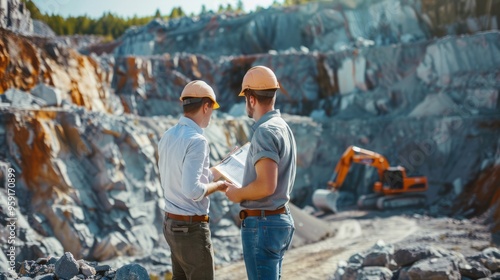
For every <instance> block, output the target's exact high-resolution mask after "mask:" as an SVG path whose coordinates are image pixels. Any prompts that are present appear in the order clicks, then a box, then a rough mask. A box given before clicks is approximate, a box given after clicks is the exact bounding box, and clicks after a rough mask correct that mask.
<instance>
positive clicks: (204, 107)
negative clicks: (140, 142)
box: [203, 102, 210, 114]
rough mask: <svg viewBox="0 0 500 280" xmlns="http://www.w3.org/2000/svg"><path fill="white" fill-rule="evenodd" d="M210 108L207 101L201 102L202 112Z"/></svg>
mask: <svg viewBox="0 0 500 280" xmlns="http://www.w3.org/2000/svg"><path fill="white" fill-rule="evenodd" d="M209 108H210V104H209V103H208V102H205V103H203V113H205V114H206V113H207V112H208V109H209Z"/></svg>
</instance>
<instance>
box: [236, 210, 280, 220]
mask: <svg viewBox="0 0 500 280" xmlns="http://www.w3.org/2000/svg"><path fill="white" fill-rule="evenodd" d="M278 214H286V208H285V207H281V208H278V209H276V210H253V209H243V210H241V211H240V219H242V220H244V219H245V218H246V217H256V216H261V217H265V216H271V215H278Z"/></svg>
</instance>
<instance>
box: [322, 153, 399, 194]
mask: <svg viewBox="0 0 500 280" xmlns="http://www.w3.org/2000/svg"><path fill="white" fill-rule="evenodd" d="M353 163H358V164H365V165H370V166H373V167H375V168H376V169H377V173H378V175H379V178H383V176H384V171H385V170H387V169H388V168H389V163H388V161H387V159H386V158H385V157H384V156H382V155H380V154H378V153H375V152H372V151H369V150H366V149H363V148H360V147H356V146H349V147H348V148H347V149H346V150H345V152H344V154H342V157H341V158H340V160H339V162H338V163H337V165H336V166H335V170H334V171H333V175H332V177H331V179H330V181H328V186H329V187H330V188H333V189H335V190H338V189H339V188H340V187H341V186H342V184H343V183H344V180H345V178H346V176H347V173H348V172H349V169H350V168H351V165H352V164H353Z"/></svg>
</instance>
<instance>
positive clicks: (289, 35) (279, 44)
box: [115, 0, 430, 57]
mask: <svg viewBox="0 0 500 280" xmlns="http://www.w3.org/2000/svg"><path fill="white" fill-rule="evenodd" d="M368 3H370V4H368ZM416 9H417V10H416ZM419 13H420V11H418V6H417V5H411V4H408V3H403V2H401V1H394V0H384V1H377V2H374V3H371V2H366V3H364V5H358V7H355V8H350V7H345V8H344V9H339V6H338V5H337V4H336V3H333V2H331V3H328V2H322V3H309V4H307V5H300V6H294V7H279V8H269V9H265V10H262V11H260V12H258V13H250V14H245V15H230V14H225V15H214V14H203V15H201V16H200V17H198V18H187V17H184V18H180V19H174V20H169V21H168V22H163V21H161V20H154V21H152V22H150V23H149V24H148V25H147V26H144V27H141V28H134V29H129V30H128V31H127V32H126V34H124V35H123V36H122V38H120V41H121V44H120V46H119V47H118V48H117V49H116V50H115V54H116V55H118V56H127V55H138V56H148V55H155V54H163V53H176V52H187V53H193V54H197V53H203V54H205V55H207V56H209V57H219V56H228V55H242V54H243V55H250V54H258V53H267V52H269V51H286V50H290V49H292V50H293V49H295V50H307V51H320V52H327V51H331V50H335V51H341V50H344V49H346V48H350V47H351V46H352V45H354V44H358V45H363V44H367V45H377V46H380V45H388V44H393V43H400V42H403V41H404V42H409V41H418V40H422V39H427V38H430V34H429V32H428V31H426V29H425V27H424V26H422V24H421V23H420V21H419V19H418V18H417V15H418V14H419ZM297 15H299V16H297ZM405 35H406V36H405ZM410 38H411V39H410ZM212 46H217V47H216V48H214V47H212Z"/></svg>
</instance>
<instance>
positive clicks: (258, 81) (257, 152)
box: [226, 66, 297, 280]
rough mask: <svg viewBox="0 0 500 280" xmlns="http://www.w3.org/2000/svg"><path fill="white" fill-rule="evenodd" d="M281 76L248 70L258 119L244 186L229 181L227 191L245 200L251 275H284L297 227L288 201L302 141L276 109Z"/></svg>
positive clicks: (249, 106)
mask: <svg viewBox="0 0 500 280" xmlns="http://www.w3.org/2000/svg"><path fill="white" fill-rule="evenodd" d="M278 88H279V84H278V80H277V79H276V76H275V74H274V73H273V71H272V70H271V69H269V68H267V67H264V66H256V67H253V68H251V69H250V70H248V72H247V73H246V74H245V77H243V83H242V90H241V93H240V94H239V96H245V100H246V111H247V114H248V116H249V117H250V118H253V119H254V120H255V124H254V125H253V129H254V133H253V136H252V140H251V141H250V143H251V145H250V149H249V152H248V156H247V159H246V165H245V170H244V173H243V183H242V187H241V188H237V187H236V186H234V185H232V184H229V187H228V189H227V191H226V195H227V197H228V198H229V199H230V200H231V201H233V202H235V203H240V205H241V208H242V210H241V211H240V219H242V224H241V240H242V244H243V258H244V260H245V266H246V270H247V276H248V279H249V280H253V279H266V280H267V279H280V278H281V266H282V261H283V256H284V254H285V251H286V250H288V247H289V246H290V243H291V240H292V237H293V232H294V230H295V227H294V222H293V218H292V216H291V214H290V211H289V209H288V207H287V203H288V202H289V201H290V193H291V191H292V188H293V184H294V181H295V169H296V160H297V153H296V144H295V138H294V136H293V133H292V131H291V129H290V127H289V126H288V124H287V123H286V122H285V121H284V120H283V119H282V118H281V115H280V112H279V110H275V109H274V103H275V101H276V90H277V89H278Z"/></svg>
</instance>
